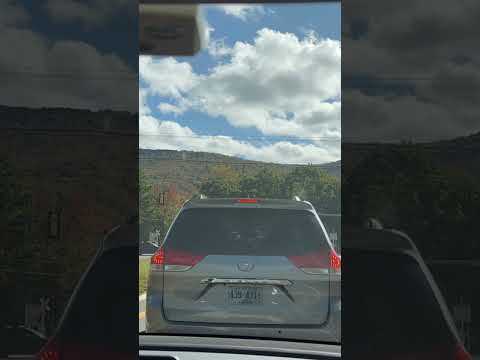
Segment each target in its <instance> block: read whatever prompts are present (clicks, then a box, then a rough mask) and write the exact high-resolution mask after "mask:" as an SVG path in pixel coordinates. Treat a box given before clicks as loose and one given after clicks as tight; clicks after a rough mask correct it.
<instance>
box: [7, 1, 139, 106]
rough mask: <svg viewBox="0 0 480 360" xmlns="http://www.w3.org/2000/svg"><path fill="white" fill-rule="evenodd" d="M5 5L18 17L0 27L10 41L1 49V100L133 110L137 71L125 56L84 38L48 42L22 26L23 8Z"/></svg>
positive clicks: (43, 37) (28, 104)
mask: <svg viewBox="0 0 480 360" xmlns="http://www.w3.org/2000/svg"><path fill="white" fill-rule="evenodd" d="M2 6H5V5H2ZM9 9H10V10H11V11H12V14H13V18H12V19H15V18H16V20H15V21H13V20H12V21H10V22H9V23H8V25H7V26H5V22H4V26H3V28H2V29H1V30H2V31H0V43H2V44H9V46H8V51H2V52H1V53H0V72H2V76H3V77H2V86H1V87H0V99H1V102H2V104H3V105H11V106H28V107H71V108H87V109H92V110H100V109H117V110H128V111H136V109H137V97H138V93H137V92H136V91H135V90H134V89H135V88H136V85H135V84H136V83H137V82H138V76H137V75H136V73H135V72H134V71H132V69H131V68H129V67H128V66H127V65H126V64H125V62H124V61H123V60H121V59H120V58H119V57H118V56H116V55H114V54H110V53H103V52H101V51H99V50H98V49H96V48H95V47H93V46H91V45H89V44H87V43H85V42H82V41H70V40H61V41H54V42H52V41H50V40H49V39H48V38H46V37H45V36H43V35H42V34H39V33H37V32H34V31H32V30H31V29H30V28H28V27H26V26H24V25H25V21H28V15H27V12H26V11H25V9H24V8H21V7H10V8H9ZM2 15H3V14H2Z"/></svg>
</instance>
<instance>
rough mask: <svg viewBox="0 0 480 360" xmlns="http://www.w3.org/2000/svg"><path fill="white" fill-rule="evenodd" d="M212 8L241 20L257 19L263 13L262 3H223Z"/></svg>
mask: <svg viewBox="0 0 480 360" xmlns="http://www.w3.org/2000/svg"><path fill="white" fill-rule="evenodd" d="M214 8H217V9H219V10H222V11H223V12H224V13H225V14H227V15H230V16H233V17H236V18H238V19H240V20H242V21H247V20H250V19H258V18H259V17H261V16H263V15H264V14H265V9H264V7H263V6H262V5H250V4H225V5H215V6H214Z"/></svg>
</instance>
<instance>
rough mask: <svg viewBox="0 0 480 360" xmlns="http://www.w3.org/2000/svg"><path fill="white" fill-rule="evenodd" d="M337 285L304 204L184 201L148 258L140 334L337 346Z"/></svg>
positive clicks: (331, 256) (331, 260)
mask: <svg viewBox="0 0 480 360" xmlns="http://www.w3.org/2000/svg"><path fill="white" fill-rule="evenodd" d="M340 280H341V259H340V256H339V255H338V254H337V253H336V252H335V250H334V249H333V247H332V244H331V242H330V240H329V239H328V235H327V233H326V231H325V228H324V226H323V224H322V222H321V220H320V218H319V217H318V215H317V213H316V212H315V209H314V208H313V206H312V205H311V204H310V203H308V202H306V201H301V200H299V199H298V198H297V199H296V200H273V199H195V200H191V201H188V202H187V203H186V204H185V205H184V207H183V208H182V209H181V211H180V212H179V214H178V215H177V217H176V219H175V221H174V222H173V225H172V226H171V228H170V229H169V231H168V233H167V235H166V237H165V240H164V242H163V244H162V246H161V247H160V248H159V250H158V251H157V252H156V253H155V254H154V255H153V256H152V258H151V267H150V275H149V282H148V289H147V306H146V332H147V333H169V334H172V333H175V334H178V333H188V334H197V333H200V334H210V335H222V334H229V335H237V336H255V337H269V338H300V339H309V340H316V341H331V342H340Z"/></svg>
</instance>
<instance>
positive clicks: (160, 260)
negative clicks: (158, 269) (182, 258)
mask: <svg viewBox="0 0 480 360" xmlns="http://www.w3.org/2000/svg"><path fill="white" fill-rule="evenodd" d="M164 263H165V250H163V248H159V249H158V250H157V251H156V252H155V254H153V256H152V257H151V258H150V264H152V265H163V264H164Z"/></svg>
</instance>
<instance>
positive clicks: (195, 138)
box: [139, 115, 340, 164]
mask: <svg viewBox="0 0 480 360" xmlns="http://www.w3.org/2000/svg"><path fill="white" fill-rule="evenodd" d="M139 142H140V148H142V149H169V150H190V151H206V152H216V153H221V154H225V155H230V156H242V157H245V158H247V159H251V160H258V161H266V162H276V163H285V164H307V163H317V164H318V163H325V162H330V161H335V160H338V159H339V157H340V153H339V148H338V147H337V149H336V151H335V150H334V151H332V149H331V148H328V147H322V146H317V145H314V144H294V143H291V142H288V141H278V142H275V143H269V144H263V145H259V146H255V145H254V144H252V143H249V142H246V141H240V140H237V139H234V138H231V137H228V136H199V135H197V134H195V133H194V132H193V131H192V130H191V129H190V128H188V127H183V126H181V125H179V124H178V123H176V122H174V121H166V120H163V121H161V120H158V119H157V118H155V117H154V116H150V115H144V116H140V140H139Z"/></svg>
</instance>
